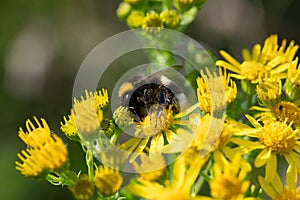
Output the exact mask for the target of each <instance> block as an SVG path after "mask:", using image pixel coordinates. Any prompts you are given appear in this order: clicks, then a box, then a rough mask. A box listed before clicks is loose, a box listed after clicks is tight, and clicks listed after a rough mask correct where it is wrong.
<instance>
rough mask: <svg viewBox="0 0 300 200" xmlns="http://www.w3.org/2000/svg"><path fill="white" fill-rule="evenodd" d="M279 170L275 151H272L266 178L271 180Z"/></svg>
mask: <svg viewBox="0 0 300 200" xmlns="http://www.w3.org/2000/svg"><path fill="white" fill-rule="evenodd" d="M276 172H277V158H276V154H275V153H271V156H270V159H268V161H267V165H266V178H265V179H266V180H267V181H271V180H272V179H273V177H274V175H275V174H276Z"/></svg>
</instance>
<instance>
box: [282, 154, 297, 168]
mask: <svg viewBox="0 0 300 200" xmlns="http://www.w3.org/2000/svg"><path fill="white" fill-rule="evenodd" d="M284 157H285V159H286V161H287V162H288V163H289V164H294V165H296V167H297V171H298V172H300V162H299V160H300V155H299V154H298V153H295V152H293V151H291V152H290V153H286V154H284Z"/></svg>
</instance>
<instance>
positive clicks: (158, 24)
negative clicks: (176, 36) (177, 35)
mask: <svg viewBox="0 0 300 200" xmlns="http://www.w3.org/2000/svg"><path fill="white" fill-rule="evenodd" d="M163 27H164V24H163V21H162V19H161V18H160V16H159V15H158V14H157V13H156V12H150V13H147V14H146V16H145V17H144V19H143V24H142V28H143V29H144V30H146V31H147V32H148V33H151V34H157V33H158V32H159V31H160V30H161V29H162V28H163Z"/></svg>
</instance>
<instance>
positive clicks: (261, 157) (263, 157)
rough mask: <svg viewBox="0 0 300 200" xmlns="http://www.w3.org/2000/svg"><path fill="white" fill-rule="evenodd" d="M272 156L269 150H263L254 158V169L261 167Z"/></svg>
mask: <svg viewBox="0 0 300 200" xmlns="http://www.w3.org/2000/svg"><path fill="white" fill-rule="evenodd" d="M271 154H272V151H271V150H268V149H263V150H262V151H261V152H260V153H259V154H258V155H257V156H256V158H255V160H254V165H255V167H261V166H263V165H265V164H266V163H267V161H268V160H269V159H270V157H271Z"/></svg>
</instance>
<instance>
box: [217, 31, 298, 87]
mask: <svg viewBox="0 0 300 200" xmlns="http://www.w3.org/2000/svg"><path fill="white" fill-rule="evenodd" d="M286 43H287V42H286V40H285V39H284V40H283V41H282V43H281V46H279V44H278V36H277V35H271V36H270V37H268V38H267V39H266V40H265V43H264V46H263V47H261V45H260V44H255V45H254V47H253V49H252V55H251V53H250V52H249V50H247V49H244V50H243V59H244V61H243V62H242V63H240V62H238V61H237V60H236V59H235V58H233V57H232V56H231V55H229V54H228V53H226V52H225V51H223V50H221V51H220V54H221V55H222V56H223V58H224V59H225V60H226V61H223V60H218V61H217V62H216V65H217V66H221V67H224V68H226V69H228V70H230V71H232V72H234V74H232V75H231V76H232V77H233V78H237V79H241V80H248V81H250V82H251V83H257V82H258V79H259V77H260V76H262V77H266V76H270V75H271V76H276V77H278V78H280V79H283V78H285V77H286V70H287V69H288V68H289V66H290V63H291V61H292V60H293V59H294V56H295V54H296V51H297V50H298V48H299V46H298V45H295V42H294V41H291V42H290V44H289V46H288V47H287V46H286Z"/></svg>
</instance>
